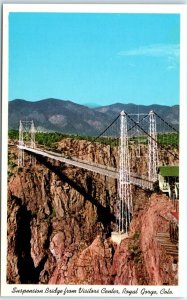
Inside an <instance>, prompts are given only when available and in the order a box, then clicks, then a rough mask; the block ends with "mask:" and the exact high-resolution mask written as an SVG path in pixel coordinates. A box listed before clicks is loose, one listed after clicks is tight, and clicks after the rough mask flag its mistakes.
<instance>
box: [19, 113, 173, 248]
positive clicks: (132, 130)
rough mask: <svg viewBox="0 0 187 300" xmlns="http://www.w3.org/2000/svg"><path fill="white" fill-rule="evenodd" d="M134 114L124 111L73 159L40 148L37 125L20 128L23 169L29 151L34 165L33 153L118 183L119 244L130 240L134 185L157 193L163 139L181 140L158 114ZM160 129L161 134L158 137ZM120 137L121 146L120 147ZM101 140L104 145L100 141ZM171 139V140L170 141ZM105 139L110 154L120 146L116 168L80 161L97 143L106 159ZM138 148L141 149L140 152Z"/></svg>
mask: <svg viewBox="0 0 187 300" xmlns="http://www.w3.org/2000/svg"><path fill="white" fill-rule="evenodd" d="M134 115H136V116H137V117H138V119H137V120H136V121H135V120H134V118H133V117H134ZM134 115H131V114H128V113H126V112H124V111H122V112H121V113H120V114H119V115H118V116H117V118H116V119H115V120H114V121H113V122H112V123H111V124H110V125H109V126H108V127H107V128H106V129H105V130H104V131H103V132H102V133H101V134H100V135H99V136H97V137H96V138H94V140H92V141H91V142H88V144H87V145H86V146H85V147H84V149H82V148H81V150H80V152H81V153H80V155H79V153H78V154H76V155H77V157H75V156H72V154H69V155H68V156H67V155H65V154H63V153H61V154H59V153H55V152H52V151H47V150H46V149H45V150H44V149H40V148H36V144H35V133H36V130H35V126H34V122H33V121H20V126H19V144H18V149H19V155H18V165H19V166H24V151H26V152H27V153H30V155H31V163H35V156H34V157H32V154H34V155H40V156H43V157H47V158H50V159H53V160H57V161H60V162H63V163H65V164H69V165H72V166H75V167H78V168H82V169H85V170H89V171H92V172H94V173H98V174H101V175H103V176H108V177H112V178H115V179H117V180H118V185H117V197H116V210H115V216H116V220H117V224H116V229H115V231H114V232H112V234H111V238H112V240H113V241H115V242H116V243H118V244H119V243H120V242H121V240H122V239H124V238H126V237H128V231H129V226H130V223H131V220H132V217H133V201H132V188H131V187H132V185H135V186H139V187H141V188H142V189H145V190H152V191H153V190H154V183H155V182H156V181H157V180H158V177H157V176H158V174H157V170H158V165H159V162H158V146H159V147H161V146H162V144H163V141H160V139H161V137H163V139H166V140H165V142H164V143H166V142H167V143H166V145H170V140H171V138H172V137H173V134H174V135H175V136H174V138H175V139H176V138H177V137H178V131H177V130H175V129H174V128H173V127H172V126H171V125H169V124H168V123H167V122H165V121H164V120H163V119H162V118H161V117H159V116H158V115H157V114H156V113H155V112H153V111H150V112H149V113H148V114H134ZM140 115H141V119H140ZM158 121H160V122H161V124H159V123H158ZM159 126H160V127H159ZM164 126H165V127H166V128H165V127H164ZM114 127H115V130H114ZM158 128H159V134H157V131H158ZM172 130H173V132H172ZM119 132H120V134H119ZM118 136H119V144H116V141H117V140H118V138H117V137H118ZM158 136H159V142H158ZM101 138H102V143H100V142H101V140H99V139H101ZM107 138H108V140H107ZM167 139H169V140H168V141H167ZM105 140H107V141H108V142H110V143H108V142H107V141H106V145H107V147H108V146H109V147H110V151H111V149H112V146H111V145H114V148H115V149H116V147H117V146H118V162H117V163H116V166H115V167H114V164H113V163H111V165H110V162H109V166H108V165H107V166H106V165H103V164H100V163H99V162H97V163H96V162H91V161H87V160H86V159H88V158H87V157H85V159H83V158H82V159H81V158H80V157H83V156H82V153H87V151H86V149H87V148H88V147H90V146H91V145H93V144H94V145H95V146H96V142H99V143H100V145H102V147H100V148H99V147H98V148H97V149H98V150H99V151H101V156H102V153H103V151H104V150H103V149H104V148H105V146H104V144H103V142H104V141H105ZM112 143H113V144H112ZM137 145H138V146H139V148H138V152H137V153H136V150H137V149H136V146H137ZM94 149H95V148H94ZM83 150H84V151H83ZM87 150H88V149H87ZM89 151H90V150H89ZM164 151H166V150H164ZM167 152H169V153H170V155H173V156H174V157H176V153H172V152H171V151H170V150H168V149H167ZM85 155H86V154H85ZM135 158H136V159H135ZM177 159H178V158H177Z"/></svg>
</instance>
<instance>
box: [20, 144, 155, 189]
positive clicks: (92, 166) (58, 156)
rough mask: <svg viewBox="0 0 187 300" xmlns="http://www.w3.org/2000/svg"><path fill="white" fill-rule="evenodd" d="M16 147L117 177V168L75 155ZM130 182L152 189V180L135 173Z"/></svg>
mask: <svg viewBox="0 0 187 300" xmlns="http://www.w3.org/2000/svg"><path fill="white" fill-rule="evenodd" d="M18 148H19V149H20V150H25V151H27V152H31V153H35V154H37V155H41V156H44V157H48V158H51V159H55V160H58V161H60V162H62V163H65V164H68V165H72V166H75V167H78V168H81V169H85V170H88V171H92V172H95V173H98V174H101V175H104V176H108V177H112V178H115V179H117V178H118V172H117V169H115V168H112V167H105V166H103V165H101V164H96V163H93V162H92V163H90V162H87V161H82V160H80V159H77V158H75V157H72V158H67V157H64V156H63V155H62V154H59V153H55V152H52V151H44V150H40V149H38V148H29V147H26V146H20V145H18ZM130 183H132V184H134V185H137V186H140V187H142V188H144V189H148V190H153V182H151V181H148V180H147V179H145V178H141V177H138V176H136V175H135V174H133V175H132V174H131V175H130Z"/></svg>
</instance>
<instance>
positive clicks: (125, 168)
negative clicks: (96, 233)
mask: <svg viewBox="0 0 187 300" xmlns="http://www.w3.org/2000/svg"><path fill="white" fill-rule="evenodd" d="M132 213H133V207H132V193H131V184H130V158H129V147H128V134H127V114H126V113H125V112H124V111H122V112H121V114H120V142H119V178H118V193H117V221H118V225H117V226H118V227H117V231H116V232H112V236H111V237H112V240H113V241H115V242H116V243H118V244H119V243H120V242H121V240H122V239H124V238H125V237H127V236H128V227H129V224H130V221H131V218H132Z"/></svg>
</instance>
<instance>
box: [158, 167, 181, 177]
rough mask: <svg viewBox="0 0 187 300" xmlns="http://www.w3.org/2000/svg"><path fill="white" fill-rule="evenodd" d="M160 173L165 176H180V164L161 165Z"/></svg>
mask: <svg viewBox="0 0 187 300" xmlns="http://www.w3.org/2000/svg"><path fill="white" fill-rule="evenodd" d="M159 174H160V175H161V176H163V177H166V176H169V177H179V166H161V167H159Z"/></svg>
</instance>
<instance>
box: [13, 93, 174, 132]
mask: <svg viewBox="0 0 187 300" xmlns="http://www.w3.org/2000/svg"><path fill="white" fill-rule="evenodd" d="M122 110H124V111H126V112H127V113H138V112H139V113H148V112H149V111H150V110H154V111H155V112H157V113H158V114H159V115H160V116H161V117H163V118H164V119H165V120H166V121H167V122H168V123H171V124H173V125H175V127H178V124H179V106H178V105H175V106H171V107H170V106H162V105H150V106H144V105H135V104H122V103H116V104H112V105H109V106H102V107H97V108H89V107H87V106H84V105H79V104H76V103H74V102H71V101H65V100H58V99H53V98H50V99H45V100H40V101H36V102H30V101H26V100H21V99H16V100H13V101H9V128H13V129H18V128H19V121H20V120H34V123H35V126H36V127H37V130H39V131H59V132H63V133H69V134H79V135H97V134H99V133H100V132H102V131H103V130H104V129H105V128H106V127H107V126H108V125H109V124H110V123H111V122H112V121H113V120H114V118H116V116H117V115H118V114H119V112H120V111H122Z"/></svg>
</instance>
